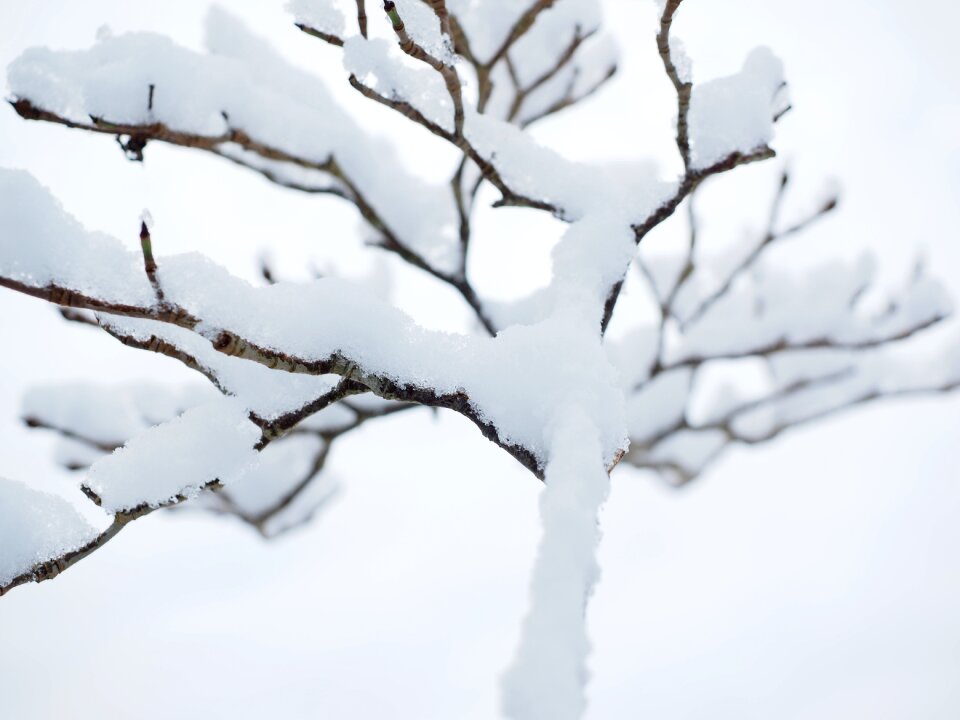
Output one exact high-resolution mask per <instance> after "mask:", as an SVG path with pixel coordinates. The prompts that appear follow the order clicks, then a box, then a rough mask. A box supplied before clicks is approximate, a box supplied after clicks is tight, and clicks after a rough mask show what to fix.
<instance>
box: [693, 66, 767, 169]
mask: <svg viewBox="0 0 960 720" xmlns="http://www.w3.org/2000/svg"><path fill="white" fill-rule="evenodd" d="M785 104H786V103H785V94H784V79H783V63H782V62H780V60H779V59H778V58H777V57H776V56H775V55H774V54H773V53H772V52H771V51H770V50H769V49H768V48H765V47H759V48H755V49H754V50H753V51H752V52H751V53H750V54H749V55H748V56H747V59H746V60H745V61H744V63H743V69H742V70H741V71H740V72H739V73H737V74H736V75H730V76H728V77H722V78H717V79H716V80H710V81H708V82H705V83H700V84H697V85H694V86H693V92H692V94H691V97H690V112H689V127H690V154H691V160H692V165H693V167H694V168H695V169H700V168H705V167H708V166H710V165H711V164H713V163H715V162H717V161H719V160H721V159H723V158H725V157H727V156H728V155H730V154H732V153H734V152H741V153H748V152H750V151H752V150H756V149H758V148H761V147H764V146H766V145H767V144H768V143H769V142H770V140H771V139H772V138H773V118H774V116H775V115H776V114H777V113H778V112H779V111H781V110H783V109H784V107H785Z"/></svg>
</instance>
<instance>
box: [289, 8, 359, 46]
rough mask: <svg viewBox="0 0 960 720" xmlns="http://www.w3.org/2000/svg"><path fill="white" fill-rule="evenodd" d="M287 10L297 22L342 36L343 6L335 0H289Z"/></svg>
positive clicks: (343, 24)
mask: <svg viewBox="0 0 960 720" xmlns="http://www.w3.org/2000/svg"><path fill="white" fill-rule="evenodd" d="M286 9H287V12H289V13H290V14H292V15H293V16H294V19H295V20H296V22H297V23H299V24H301V25H306V26H308V27H311V28H313V29H314V30H319V31H320V32H325V33H330V34H331V35H336V36H337V37H343V35H344V33H345V30H346V19H345V18H344V12H343V7H342V4H341V3H340V2H337V0H289V2H287V5H286Z"/></svg>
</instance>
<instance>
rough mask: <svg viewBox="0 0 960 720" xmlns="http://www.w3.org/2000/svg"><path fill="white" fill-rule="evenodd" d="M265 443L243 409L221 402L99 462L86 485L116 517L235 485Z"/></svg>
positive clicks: (136, 439)
mask: <svg viewBox="0 0 960 720" xmlns="http://www.w3.org/2000/svg"><path fill="white" fill-rule="evenodd" d="M259 439H260V429H259V428H258V427H257V426H256V425H254V424H253V423H252V422H250V420H249V419H248V417H247V410H246V409H245V408H244V407H243V405H242V404H241V403H239V402H238V401H236V400H234V399H231V398H221V399H218V400H216V401H214V402H211V403H208V404H206V405H201V406H199V407H195V408H191V409H190V410H187V411H186V412H185V413H184V414H183V415H181V416H179V417H178V418H175V419H173V420H171V421H169V422H167V423H164V424H162V425H157V426H156V427H153V428H151V429H149V430H147V431H145V432H143V433H141V434H139V435H137V436H136V437H134V438H133V439H131V440H130V441H128V442H127V443H126V445H124V446H123V447H122V448H120V449H118V450H116V451H115V452H114V453H113V454H111V455H108V456H107V457H105V458H103V459H102V460H100V461H98V462H97V463H95V464H94V465H93V466H92V467H91V468H90V470H89V472H88V474H87V477H86V479H85V480H84V486H85V487H87V488H89V489H90V490H92V491H93V492H94V493H96V495H97V496H98V497H99V498H100V500H101V507H102V508H103V509H104V510H106V511H108V512H111V513H116V512H122V511H129V510H133V509H135V508H138V507H141V506H144V505H147V506H150V507H157V506H159V505H163V504H165V503H167V502H170V501H171V500H173V499H175V498H176V497H178V496H185V497H192V496H194V495H196V494H197V493H198V492H200V489H201V488H203V486H204V485H206V484H208V483H210V482H212V481H214V480H219V481H220V482H221V483H222V484H223V485H229V484H230V482H231V481H233V480H235V479H236V478H238V477H239V476H240V475H241V474H242V473H243V471H244V470H245V469H246V466H247V465H249V464H250V463H251V462H253V460H254V458H255V456H256V451H255V450H254V449H253V446H254V445H255V444H256V442H257V441H258V440H259Z"/></svg>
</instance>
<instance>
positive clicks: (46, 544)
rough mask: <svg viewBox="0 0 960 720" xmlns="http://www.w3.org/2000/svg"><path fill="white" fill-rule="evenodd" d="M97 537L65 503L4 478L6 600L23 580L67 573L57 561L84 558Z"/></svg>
mask: <svg viewBox="0 0 960 720" xmlns="http://www.w3.org/2000/svg"><path fill="white" fill-rule="evenodd" d="M97 535H99V531H98V530H97V529H96V528H94V527H93V526H92V525H90V523H88V522H87V521H86V520H85V519H84V518H83V516H81V515H80V513H78V512H77V511H76V510H75V509H74V507H73V506H72V505H71V504H70V503H69V502H67V501H66V500H64V499H63V498H60V497H57V496H56V495H51V494H50V493H45V492H41V491H39V490H34V489H33V488H31V487H29V486H27V485H24V484H22V483H19V482H16V481H13V480H7V479H6V478H0V595H2V594H3V593H4V592H5V591H6V590H7V589H8V588H9V587H11V586H12V585H13V584H20V583H19V582H17V580H18V579H19V580H20V582H29V581H31V580H33V579H34V578H35V577H36V578H37V579H38V580H39V579H41V578H45V577H48V576H53V575H56V574H57V573H58V572H60V570H62V569H63V568H62V566H61V565H58V564H57V563H56V562H55V561H56V559H57V558H59V557H60V556H62V555H67V554H69V553H77V552H80V551H81V550H82V548H84V547H85V546H86V545H88V544H89V543H90V542H91V541H93V540H94V539H95V538H96V537H97ZM51 561H53V562H51Z"/></svg>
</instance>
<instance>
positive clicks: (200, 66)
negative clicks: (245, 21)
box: [8, 9, 458, 274]
mask: <svg viewBox="0 0 960 720" xmlns="http://www.w3.org/2000/svg"><path fill="white" fill-rule="evenodd" d="M206 43H207V47H208V49H209V52H208V53H207V54H201V53H196V52H194V51H191V50H188V49H186V48H183V47H180V46H178V45H176V44H174V43H173V42H172V41H170V40H169V39H167V38H165V37H162V36H159V35H153V34H150V33H131V34H126V35H120V36H116V37H114V36H110V37H104V38H102V39H100V40H99V41H98V43H97V44H96V45H94V46H93V47H91V48H90V49H88V50H81V51H52V50H48V49H46V48H34V49H31V50H28V51H26V52H25V53H24V54H23V55H21V56H20V58H18V59H17V60H16V61H14V63H13V64H11V65H10V67H9V69H8V82H9V85H10V90H11V92H12V93H13V94H14V96H15V97H16V98H17V99H18V100H17V102H16V103H15V104H14V107H15V108H16V109H17V110H18V112H20V113H21V115H23V116H24V117H28V118H35V119H41V120H47V121H51V122H59V123H61V124H67V125H70V126H73V127H80V128H83V129H86V130H91V131H94V132H102V133H107V134H112V135H118V136H121V135H122V136H125V137H128V138H129V140H128V141H127V142H128V143H129V142H133V141H134V140H136V143H137V145H138V147H139V150H140V152H141V155H142V149H143V146H144V145H145V144H146V142H148V141H150V140H158V141H162V142H169V143H172V144H177V145H183V146H186V147H193V148H196V149H199V150H205V151H208V152H213V153H216V154H220V155H223V156H225V157H228V158H229V159H231V160H232V161H234V162H236V163H238V164H241V165H245V166H247V167H250V168H252V169H254V170H256V171H258V172H261V173H262V174H264V175H266V176H267V177H268V178H269V179H271V180H274V181H276V182H278V183H280V184H283V185H290V186H294V187H301V188H303V189H307V190H315V191H327V192H332V193H334V194H338V195H341V196H343V197H345V198H346V199H348V200H350V201H351V202H352V203H354V204H355V205H356V206H357V207H358V209H359V210H360V212H361V214H362V215H363V216H364V218H365V219H366V220H367V221H368V222H370V224H371V225H373V226H374V227H375V228H377V229H378V230H381V231H382V232H384V233H385V234H386V236H387V240H388V241H389V242H390V243H394V244H398V245H400V246H402V247H403V248H404V249H406V250H408V251H409V252H412V253H413V254H414V255H415V256H416V257H418V258H419V259H420V261H421V262H422V263H423V264H425V265H428V266H429V267H430V268H431V269H433V270H435V271H437V272H440V273H447V274H449V273H452V272H453V271H454V270H455V269H456V267H457V262H458V258H457V251H458V240H457V237H456V231H455V227H456V220H455V210H454V205H453V202H452V198H451V197H450V195H449V193H448V192H447V191H446V188H444V187H442V186H441V187H434V186H430V185H428V184H426V183H425V182H424V181H422V180H420V179H419V178H417V177H416V176H414V175H413V174H411V173H410V172H408V171H407V170H406V168H404V166H403V165H402V164H401V163H400V161H399V158H398V156H397V153H396V151H395V149H394V148H393V146H392V145H391V144H390V143H389V142H386V141H385V140H383V139H380V138H376V137H373V136H371V135H368V134H366V133H365V132H364V131H363V130H361V129H360V127H359V126H358V125H357V124H356V123H355V122H354V121H353V120H352V119H351V118H350V117H349V116H348V115H347V114H346V113H345V112H344V111H343V110H342V109H341V108H340V107H339V106H338V105H337V104H336V103H335V101H334V100H333V98H332V96H331V95H330V93H329V91H328V90H327V88H326V87H325V86H324V84H323V83H322V82H321V81H320V80H319V79H318V78H316V77H315V76H313V75H310V74H308V73H306V72H304V71H302V70H300V69H298V68H295V67H293V66H291V65H289V64H288V63H286V62H285V61H284V60H282V59H281V58H280V57H279V56H278V55H277V54H276V53H275V52H274V51H273V50H272V49H271V48H269V46H267V44H266V43H264V42H263V41H262V40H260V39H259V38H257V37H256V36H255V35H253V34H252V33H250V32H249V31H248V30H247V29H246V28H245V27H244V26H243V25H242V23H240V22H239V21H238V20H236V19H235V18H233V17H231V16H230V15H228V14H227V13H225V12H224V11H222V10H219V9H214V10H213V11H212V12H211V14H210V16H209V17H208V20H207V33H206ZM118 68H122V69H123V71H122V72H118ZM91 118H92V119H91Z"/></svg>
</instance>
